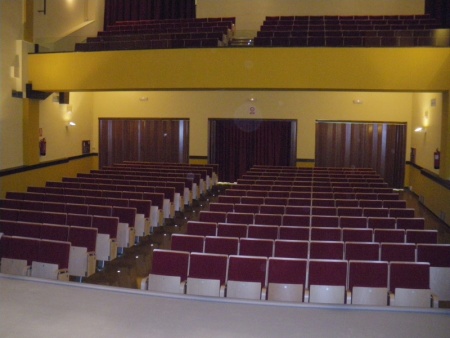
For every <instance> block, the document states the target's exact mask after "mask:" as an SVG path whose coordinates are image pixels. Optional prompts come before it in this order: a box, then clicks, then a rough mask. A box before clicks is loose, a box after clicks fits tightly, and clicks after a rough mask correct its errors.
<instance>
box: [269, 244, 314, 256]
mask: <svg viewBox="0 0 450 338" xmlns="http://www.w3.org/2000/svg"><path fill="white" fill-rule="evenodd" d="M273 256H274V257H285V258H304V259H308V257H309V241H308V240H286V239H277V240H275V247H274V254H273Z"/></svg>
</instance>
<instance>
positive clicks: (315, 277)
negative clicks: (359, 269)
mask: <svg viewBox="0 0 450 338" xmlns="http://www.w3.org/2000/svg"><path fill="white" fill-rule="evenodd" d="M311 285H336V286H346V285H347V261H344V260H328V259H310V260H309V264H308V287H310V286H311Z"/></svg>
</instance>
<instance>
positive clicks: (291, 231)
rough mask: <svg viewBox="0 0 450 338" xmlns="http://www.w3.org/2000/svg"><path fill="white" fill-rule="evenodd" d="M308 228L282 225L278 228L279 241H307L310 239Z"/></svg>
mask: <svg viewBox="0 0 450 338" xmlns="http://www.w3.org/2000/svg"><path fill="white" fill-rule="evenodd" d="M310 229H311V228H310V227H309V226H290V225H289V226H286V225H282V226H280V228H279V230H278V231H279V235H278V237H279V239H290V240H303V241H309V239H310Z"/></svg>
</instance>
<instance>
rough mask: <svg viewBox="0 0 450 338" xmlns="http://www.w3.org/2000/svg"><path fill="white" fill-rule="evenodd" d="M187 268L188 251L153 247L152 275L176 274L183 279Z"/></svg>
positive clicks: (185, 277)
mask: <svg viewBox="0 0 450 338" xmlns="http://www.w3.org/2000/svg"><path fill="white" fill-rule="evenodd" d="M188 268H189V252H184V251H174V250H163V249H155V250H154V251H153V263H152V271H151V273H152V274H154V275H163V276H176V277H180V280H181V281H185V280H186V279H187V275H188Z"/></svg>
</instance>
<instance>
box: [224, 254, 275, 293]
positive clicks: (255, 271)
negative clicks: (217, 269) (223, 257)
mask: <svg viewBox="0 0 450 338" xmlns="http://www.w3.org/2000/svg"><path fill="white" fill-rule="evenodd" d="M266 271H267V258H265V257H254V256H242V255H239V256H235V255H231V256H230V257H229V261H228V280H232V281H240V282H259V283H261V287H265V286H266Z"/></svg>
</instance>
